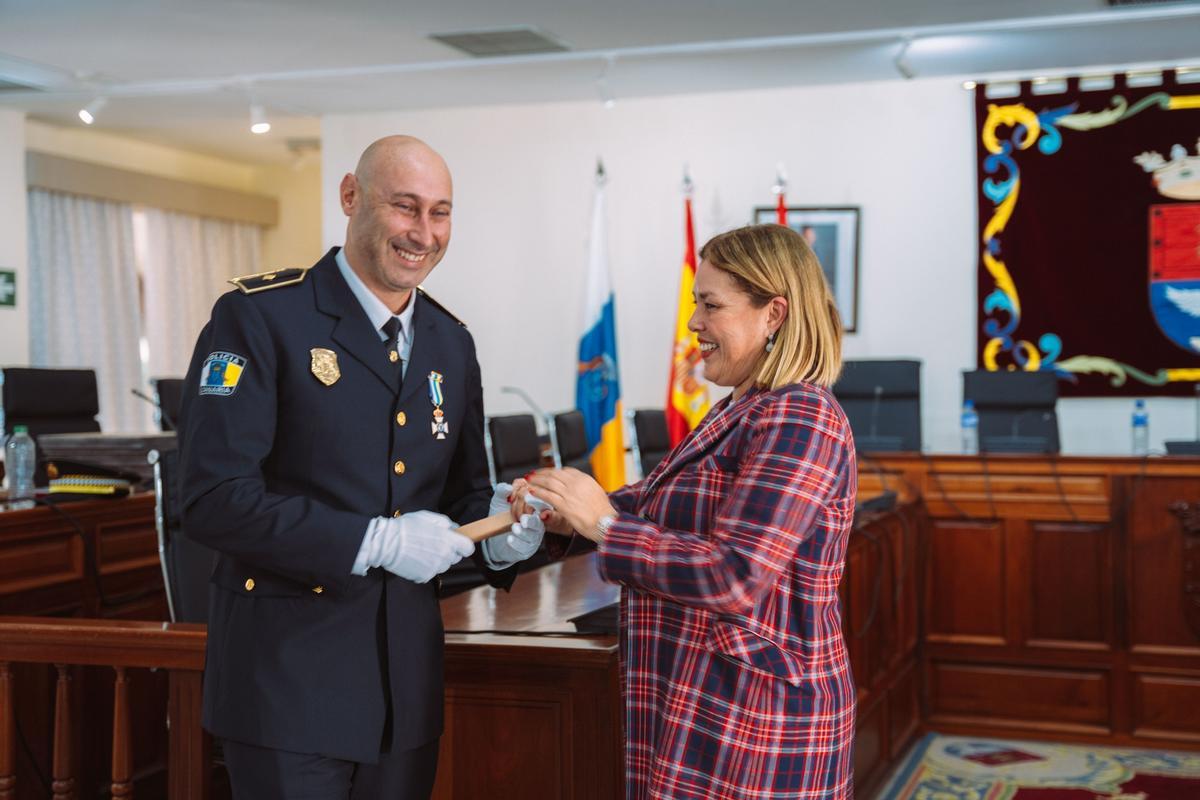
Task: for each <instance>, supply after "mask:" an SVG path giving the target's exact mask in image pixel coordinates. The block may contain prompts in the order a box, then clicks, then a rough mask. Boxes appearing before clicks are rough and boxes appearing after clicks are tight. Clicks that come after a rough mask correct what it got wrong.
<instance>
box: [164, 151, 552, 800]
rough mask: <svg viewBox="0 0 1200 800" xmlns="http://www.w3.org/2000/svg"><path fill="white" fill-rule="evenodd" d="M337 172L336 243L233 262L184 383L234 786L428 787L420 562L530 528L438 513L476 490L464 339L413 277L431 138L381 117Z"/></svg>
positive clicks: (220, 704) (325, 794) (477, 439)
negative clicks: (467, 528)
mask: <svg viewBox="0 0 1200 800" xmlns="http://www.w3.org/2000/svg"><path fill="white" fill-rule="evenodd" d="M339 194H340V198H341V205H342V210H343V212H344V213H345V214H346V216H347V217H348V218H349V219H348V224H347V227H346V244H345V247H344V248H336V247H335V248H334V249H332V250H331V251H330V252H329V253H328V254H326V255H325V257H324V258H322V259H321V260H320V261H319V262H318V263H317V264H316V265H315V266H313V267H311V268H308V269H289V270H281V271H277V272H270V273H263V274H261V275H255V276H250V277H248V278H240V279H236V280H234V281H233V283H234V284H235V285H236V286H237V290H235V291H231V292H229V293H228V294H225V295H224V296H222V297H221V298H220V299H219V300H218V301H217V303H216V305H215V307H214V308H213V313H212V319H211V320H210V321H209V323H208V325H207V326H206V327H205V328H204V330H203V331H202V332H201V334H200V337H199V340H198V342H197V344H196V349H195V353H194V355H193V358H192V364H191V368H190V370H189V372H188V377H187V383H186V387H187V389H186V392H185V399H184V403H183V411H182V415H181V417H182V419H181V428H180V430H181V434H180V449H181V453H182V482H183V495H184V504H185V505H184V529H185V530H186V532H187V534H188V535H189V536H190V537H192V538H194V539H196V540H198V541H200V542H201V543H203V544H206V545H208V546H209V547H211V548H213V549H214V550H216V551H217V553H218V557H217V561H216V565H215V568H214V571H213V576H212V584H211V587H210V610H209V623H208V661H207V665H206V667H205V675H204V726H205V728H206V729H207V730H208V731H210V732H211V733H212V734H213V735H214V736H216V737H218V738H220V739H221V740H222V744H223V748H224V753H225V761H226V764H227V766H228V768H229V772H230V777H231V780H232V783H233V789H234V795H235V797H236V798H239V800H240V799H241V798H246V800H271V799H272V798H314V799H318V798H319V800H327V799H328V800H334V799H335V798H336V800H346V798H353V800H365V799H366V798H389V800H390V799H391V798H422V799H423V798H427V797H428V796H429V794H430V792H431V790H432V786H433V780H434V774H435V771H436V766H437V749H438V737H439V736H440V735H441V731H442V648H443V631H442V623H441V616H440V612H439V608H438V601H437V595H436V589H435V585H436V581H435V580H433V579H434V578H435V576H436V575H438V574H439V573H441V572H443V571H444V570H446V569H447V568H449V567H450V566H451V565H452V564H453V563H455V562H457V561H458V560H459V559H461V558H464V557H467V556H469V555H472V554H473V555H474V556H475V559H476V562H477V563H478V564H479V565H480V567H481V569H483V570H484V576H485V578H486V579H487V580H488V582H489V583H491V584H492V585H494V586H500V587H507V586H509V585H511V583H512V581H513V580H514V577H515V573H516V567H515V565H516V563H517V562H518V561H520V560H522V559H524V558H527V557H528V556H529V555H532V554H533V552H534V551H535V550H536V549H537V545H538V544H539V543H540V539H541V531H540V530H539V529H538V525H537V523H536V522H533V521H531V520H530V519H529V518H526V520H525V521H524V523H523V524H522V523H520V522H519V523H518V524H517V526H516V528H515V530H514V533H513V534H512V535H509V536H504V537H499V538H496V539H490V540H488V541H486V542H485V543H484V544H483V545H482V546H481V547H480V548H479V550H478V551H475V548H474V545H473V544H472V542H471V541H470V540H469V539H467V538H466V537H465V536H463V535H462V534H460V533H458V532H457V531H456V523H457V524H465V523H466V522H470V521H473V520H476V519H479V518H481V517H483V516H485V515H487V514H488V513H489V505H491V506H492V507H493V508H495V507H496V505H497V499H496V498H495V496H494V495H493V489H492V486H491V484H490V482H489V480H488V471H487V464H486V456H485V451H484V444H483V397H482V389H481V386H480V373H479V364H478V362H477V360H476V356H475V346H474V342H473V341H472V338H471V335H470V333H468V331H467V329H466V327H465V326H464V325H463V324H462V323H461V322H459V321H458V320H457V319H455V318H454V317H453V316H452V315H451V314H450V313H448V312H447V311H446V310H445V309H444V308H442V307H441V306H440V305H438V304H437V303H436V302H435V301H434V300H433V299H432V298H430V297H429V296H428V295H426V294H425V293H424V292H422V291H421V290H420V289H419V288H418V286H419V285H420V283H421V282H422V281H423V280H424V279H425V277H426V276H427V275H429V273H430V271H431V270H432V269H433V268H434V267H435V266H436V265H437V263H438V262H439V261H440V260H441V259H442V256H443V255H444V254H445V252H446V247H447V245H448V244H449V243H450V227H451V226H450V220H451V208H452V186H451V179H450V172H449V169H448V168H447V166H446V164H445V162H444V161H443V160H442V158H441V156H439V155H438V154H437V153H436V152H435V151H434V150H433V149H431V148H430V147H429V146H428V145H426V144H425V143H423V142H421V141H419V140H417V139H414V138H411V137H406V136H391V137H387V138H385V139H381V140H379V141H377V142H375V143H373V144H372V145H371V146H370V147H368V148H367V150H366V151H365V152H364V153H363V155H362V157H361V159H360V161H359V163H358V167H357V168H356V170H355V171H354V173H353V174H347V175H346V176H345V177H344V178H343V179H342V182H341V186H340V191H339ZM499 502H500V504H501V505H500V507H503V498H500V499H499ZM473 551H474V552H473Z"/></svg>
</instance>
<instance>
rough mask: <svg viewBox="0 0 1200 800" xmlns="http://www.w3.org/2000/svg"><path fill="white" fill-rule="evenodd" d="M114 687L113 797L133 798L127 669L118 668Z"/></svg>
mask: <svg viewBox="0 0 1200 800" xmlns="http://www.w3.org/2000/svg"><path fill="white" fill-rule="evenodd" d="M116 670H117V680H116V683H115V685H114V686H113V753H112V796H113V798H114V800H115V798H118V797H133V784H132V783H131V782H130V777H131V776H132V774H133V740H132V733H131V732H130V729H129V683H128V681H127V680H126V679H125V668H124V667H116Z"/></svg>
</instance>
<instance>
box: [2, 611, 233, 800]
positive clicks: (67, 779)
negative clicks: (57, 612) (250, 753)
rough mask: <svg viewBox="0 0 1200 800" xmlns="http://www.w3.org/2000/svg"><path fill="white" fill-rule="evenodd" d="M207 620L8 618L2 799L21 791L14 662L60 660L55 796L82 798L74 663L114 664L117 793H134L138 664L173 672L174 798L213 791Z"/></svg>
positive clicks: (170, 791)
mask: <svg viewBox="0 0 1200 800" xmlns="http://www.w3.org/2000/svg"><path fill="white" fill-rule="evenodd" d="M205 638H206V635H205V626H203V625H188V624H173V623H168V622H130V621H121V620H100V619H55V618H45V617H0V800H14V799H15V798H16V797H17V787H16V783H17V778H16V764H17V761H16V758H17V735H16V706H15V698H16V695H17V693H19V692H20V691H21V687H20V686H17V685H16V680H15V675H14V672H13V670H12V665H13V664H14V663H27V664H53V665H54V667H55V669H56V671H57V674H58V679H57V684H56V690H55V707H54V734H53V757H52V759H51V784H50V791H51V797H52V799H53V800H69V798H72V797H74V796H75V769H76V759H75V755H74V753H73V752H72V742H73V741H75V739H76V736H75V734H76V732H75V731H74V730H73V728H72V726H73V724H74V723H73V718H72V709H71V691H70V689H71V671H70V670H69V667H70V666H73V665H80V666H99V667H104V666H108V667H112V668H113V669H114V671H115V681H114V687H113V737H112V741H113V752H112V785H111V792H112V796H113V797H114V798H131V797H132V796H133V783H132V779H133V776H132V771H133V742H132V732H131V729H130V708H129V682H128V677H127V673H126V671H127V670H128V669H131V668H151V669H161V670H166V671H167V673H168V676H169V677H168V686H169V690H168V691H169V697H168V701H167V714H168V718H167V722H168V728H169V734H168V757H167V796H168V797H169V798H170V800H204V798H207V797H208V788H209V786H208V784H209V771H210V762H211V750H212V744H211V741H210V739H209V737H208V735H207V734H206V733H205V732H204V731H203V730H202V729H201V727H200V690H201V672H202V670H203V669H204V644H205Z"/></svg>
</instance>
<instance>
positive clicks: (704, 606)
mask: <svg viewBox="0 0 1200 800" xmlns="http://www.w3.org/2000/svg"><path fill="white" fill-rule="evenodd" d="M856 481H857V470H856V465H855V458H854V444H853V439H852V437H851V434H850V426H849V423H848V422H847V421H846V417H845V415H844V414H843V413H842V409H841V407H840V406H838V404H837V402H836V401H835V400H834V399H833V397H832V395H830V393H829V392H828V391H826V390H825V389H821V388H818V387H815V386H812V385H810V384H794V385H791V386H786V387H784V388H782V389H778V390H775V391H769V392H768V391H762V390H751V391H750V392H747V393H746V395H744V396H743V397H742V398H740V399H739V400H738V401H737V402H729V400H728V399H726V400H725V401H722V402H721V403H719V404H718V405H717V406H716V407H715V408H714V409H713V410H712V412H711V413H709V415H708V416H707V417H705V418H704V420H703V421H702V422H701V423H700V425H699V426H698V427H697V428H696V430H694V431H693V432H692V433H691V434H690V435H689V436H688V437H687V438H686V439H685V440H684V441H683V442H681V443H680V444H679V446H677V447H676V448H675V449H674V450H673V451H672V452H671V453H670V454H669V455H668V456H667V458H666V459H665V460H664V461H663V462H662V463H661V464H660V465H659V466H658V468H657V469H655V470H654V472H652V473H651V474H650V475H649V476H648V477H647V478H646V479H645V480H643V481H641V482H639V483H636V484H633V485H631V486H628V487H625V488H624V489H620V490H618V491H617V492H614V493H613V495H611V500H612V502H613V505H614V506H615V507H616V508H617V509H618V510H619V511H620V512H621V513H620V514H619V515H618V517H617V519H616V521H615V522H614V523H613V525H612V527H611V529H610V530H609V532H608V536H607V537H606V538H605V540H604V541H603V543H602V544H601V546H600V548H599V567H600V572H601V575H602V576H603V577H604V578H605V579H606V580H609V581H612V582H615V583H619V584H621V585H622V586H623V587H624V588H623V591H622V592H621V689H622V693H623V695H624V698H625V709H626V712H625V713H626V718H625V723H626V728H625V733H626V747H625V770H626V797H627V798H629V800H644V799H648V798H661V799H662V800H667V799H668V798H669V799H670V800H685V799H687V798H738V799H739V800H752V799H753V798H773V799H777V798H796V799H797V800H799V799H800V798H805V799H807V798H812V800H816V799H817V798H820V800H830V798H834V799H838V798H849V797H851V796H852V794H853V790H852V779H851V757H850V756H851V746H852V743H853V738H854V697H855V693H854V684H853V680H852V678H851V675H850V665H849V662H848V660H847V657H846V649H845V643H844V641H843V637H842V624H841V612H840V608H839V600H838V584H839V583H840V582H841V577H842V571H843V568H844V565H845V560H846V541H847V538H848V535H849V531H850V527H851V523H852V521H853V517H854V495H855V489H856Z"/></svg>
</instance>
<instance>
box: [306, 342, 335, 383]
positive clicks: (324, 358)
mask: <svg viewBox="0 0 1200 800" xmlns="http://www.w3.org/2000/svg"><path fill="white" fill-rule="evenodd" d="M308 352H309V355H311V356H312V363H311V364H310V366H309V369H311V370H312V374H313V375H316V376H317V380H319V381H320V382H321V383H323V384H325V385H326V386H333V385H334V384H335V383H337V381H338V378H340V377H342V371H341V370H340V369H338V363H337V353H335V352H333V351H332V350H326V349H325V348H324V347H314V348H313V349H312V350H309V351H308Z"/></svg>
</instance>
